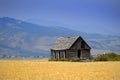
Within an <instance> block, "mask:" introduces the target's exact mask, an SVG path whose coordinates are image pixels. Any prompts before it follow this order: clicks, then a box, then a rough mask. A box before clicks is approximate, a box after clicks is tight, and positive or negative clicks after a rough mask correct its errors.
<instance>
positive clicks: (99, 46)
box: [0, 17, 120, 57]
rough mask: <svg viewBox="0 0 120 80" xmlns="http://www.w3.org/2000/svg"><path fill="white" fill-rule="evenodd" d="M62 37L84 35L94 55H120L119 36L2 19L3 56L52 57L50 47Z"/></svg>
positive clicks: (0, 44)
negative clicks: (111, 52)
mask: <svg viewBox="0 0 120 80" xmlns="http://www.w3.org/2000/svg"><path fill="white" fill-rule="evenodd" d="M60 36H82V37H83V38H84V39H85V40H86V41H87V43H88V44H89V45H90V46H91V47H92V54H99V53H102V52H107V51H113V52H117V53H120V36H110V35H101V34H90V33H84V32H80V31H75V30H71V29H68V28H64V27H50V26H43V25H37V24H32V23H29V22H25V21H22V20H18V19H14V18H9V17H3V18H0V57H3V56H5V57H6V56H49V55H50V54H49V53H50V46H51V45H52V44H53V43H54V42H55V40H56V39H57V38H58V37H60Z"/></svg>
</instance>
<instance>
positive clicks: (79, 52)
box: [77, 50, 81, 58]
mask: <svg viewBox="0 0 120 80" xmlns="http://www.w3.org/2000/svg"><path fill="white" fill-rule="evenodd" d="M77 56H78V58H80V56H81V51H80V50H78V55H77Z"/></svg>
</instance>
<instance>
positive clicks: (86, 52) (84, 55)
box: [80, 49, 90, 59]
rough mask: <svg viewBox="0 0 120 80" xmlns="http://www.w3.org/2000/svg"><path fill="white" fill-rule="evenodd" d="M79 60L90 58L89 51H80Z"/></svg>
mask: <svg viewBox="0 0 120 80" xmlns="http://www.w3.org/2000/svg"><path fill="white" fill-rule="evenodd" d="M80 58H81V59H89V58H90V49H82V50H81V57H80Z"/></svg>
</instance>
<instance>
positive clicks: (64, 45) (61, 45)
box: [51, 36, 80, 50]
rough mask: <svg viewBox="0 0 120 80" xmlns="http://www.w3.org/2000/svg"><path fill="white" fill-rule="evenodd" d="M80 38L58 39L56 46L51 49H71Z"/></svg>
mask: <svg viewBox="0 0 120 80" xmlns="http://www.w3.org/2000/svg"><path fill="white" fill-rule="evenodd" d="M79 37H80V36H76V37H60V38H58V39H57V41H56V42H55V44H54V45H53V46H52V47H51V49H53V50H65V49H69V48H70V47H71V46H72V45H73V44H74V43H75V41H76V40H77V39H78V38H79Z"/></svg>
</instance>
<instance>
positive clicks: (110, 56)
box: [95, 53, 120, 61]
mask: <svg viewBox="0 0 120 80" xmlns="http://www.w3.org/2000/svg"><path fill="white" fill-rule="evenodd" d="M95 61H120V55H118V54H116V53H106V54H102V55H99V56H97V57H96V58H95Z"/></svg>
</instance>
